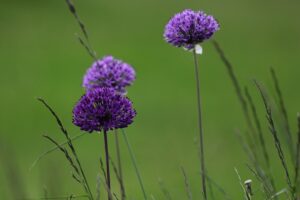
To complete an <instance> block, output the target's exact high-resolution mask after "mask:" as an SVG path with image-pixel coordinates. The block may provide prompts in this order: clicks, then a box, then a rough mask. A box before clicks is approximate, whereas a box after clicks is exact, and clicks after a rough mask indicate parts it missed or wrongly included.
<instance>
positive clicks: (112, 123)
mask: <svg viewBox="0 0 300 200" xmlns="http://www.w3.org/2000/svg"><path fill="white" fill-rule="evenodd" d="M135 115H136V112H135V110H134V109H133V107H132V103H131V101H130V100H129V99H128V98H127V97H125V96H123V95H120V94H117V93H116V92H115V90H114V89H112V88H96V89H93V90H88V91H87V92H86V94H85V95H83V96H82V97H81V99H80V100H79V101H78V103H77V104H76V105H75V107H74V109H73V123H74V124H75V125H76V126H78V127H80V128H81V130H84V131H87V132H90V133H91V132H93V131H102V130H104V131H108V130H113V129H118V128H125V127H127V126H128V125H130V124H131V123H132V122H133V118H134V117H135Z"/></svg>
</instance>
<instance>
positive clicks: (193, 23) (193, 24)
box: [164, 9, 220, 53]
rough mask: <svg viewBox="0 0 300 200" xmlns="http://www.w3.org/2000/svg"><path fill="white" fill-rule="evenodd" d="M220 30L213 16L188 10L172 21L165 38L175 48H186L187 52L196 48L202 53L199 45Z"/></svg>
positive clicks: (167, 26) (177, 15) (166, 30)
mask: <svg viewBox="0 0 300 200" xmlns="http://www.w3.org/2000/svg"><path fill="white" fill-rule="evenodd" d="M219 29H220V26H219V24H218V22H217V21H216V20H215V18H214V17H213V16H210V15H207V14H205V13H204V12H202V11H193V10H190V9H187V10H184V11H183V12H181V13H177V14H176V15H175V16H174V17H173V18H171V19H170V21H169V22H168V24H167V25H166V27H165V32H164V38H165V40H166V41H167V42H168V43H170V44H172V45H173V46H176V47H184V48H185V49H187V50H192V49H194V48H196V50H197V51H198V52H199V53H202V49H201V46H200V45H199V44H200V43H202V42H203V41H204V40H207V39H209V38H210V37H211V36H212V35H213V34H214V33H215V32H216V31H218V30H219Z"/></svg>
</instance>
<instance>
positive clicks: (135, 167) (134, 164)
mask: <svg viewBox="0 0 300 200" xmlns="http://www.w3.org/2000/svg"><path fill="white" fill-rule="evenodd" d="M121 130H122V134H123V137H124V140H125V143H126V145H127V148H128V151H129V154H130V157H131V161H132V164H133V167H134V169H135V173H136V175H137V177H138V181H139V184H140V187H141V189H142V192H143V196H144V199H145V200H147V195H146V192H145V188H144V184H143V181H142V177H141V174H140V171H139V169H138V167H137V163H136V159H135V156H134V153H133V151H132V148H131V145H130V143H129V141H128V138H127V135H126V133H125V131H124V129H121Z"/></svg>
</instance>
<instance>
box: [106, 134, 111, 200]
mask: <svg viewBox="0 0 300 200" xmlns="http://www.w3.org/2000/svg"><path fill="white" fill-rule="evenodd" d="M104 146H105V159H106V184H107V187H108V191H107V193H108V200H111V195H110V172H109V153H108V141H107V132H106V131H104Z"/></svg>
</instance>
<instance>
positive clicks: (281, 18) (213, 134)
mask: <svg viewBox="0 0 300 200" xmlns="http://www.w3.org/2000/svg"><path fill="white" fill-rule="evenodd" d="M75 6H76V7H77V10H78V13H79V15H80V17H81V19H82V20H83V21H84V23H85V24H86V26H87V29H88V32H89V34H90V39H91V43H92V45H93V47H94V49H95V50H96V51H97V52H98V56H99V57H102V56H104V55H113V56H115V57H116V58H119V59H122V60H124V61H126V62H128V63H130V64H132V65H133V66H134V67H135V69H136V72H137V80H136V82H135V84H134V85H133V86H132V87H131V88H130V89H129V94H128V95H129V96H130V98H131V99H132V101H133V102H134V105H135V108H136V110H137V112H138V115H137V117H136V120H135V123H134V124H132V125H131V126H130V127H129V128H127V129H126V132H127V135H128V137H129V139H130V142H131V144H132V147H133V149H134V152H135V154H136V158H137V161H138V165H139V169H140V171H141V174H142V177H143V180H144V184H145V187H146V192H147V194H149V196H150V194H153V195H154V196H155V197H156V199H164V198H163V194H162V192H161V190H160V187H159V184H158V179H159V178H160V179H162V180H163V181H164V184H165V185H166V187H167V188H168V190H169V191H170V193H171V195H172V196H173V199H186V194H185V189H184V179H183V176H182V174H181V171H180V168H179V167H180V166H184V168H185V170H186V172H187V175H188V177H189V179H190V184H191V188H192V192H193V196H194V199H199V198H200V197H201V190H200V176H199V166H200V164H199V160H198V158H197V147H196V145H195V138H197V136H198V132H197V124H196V121H197V113H196V96H195V83H194V74H193V72H194V68H193V58H192V54H191V53H188V52H185V51H183V50H182V49H178V48H175V47H172V46H170V45H169V44H167V43H166V42H165V41H164V40H163V36H162V34H163V30H164V26H165V24H166V22H167V21H168V20H169V18H170V17H171V16H172V15H174V14H175V13H176V12H179V11H182V10H183V9H185V8H192V9H202V10H204V11H206V12H207V13H210V14H213V15H214V16H215V17H216V18H217V19H218V21H219V22H220V24H221V30H220V31H219V32H218V33H217V34H216V35H215V39H216V40H217V41H218V42H219V43H220V44H221V46H222V47H223V49H224V50H225V53H226V55H227V56H228V58H229V59H230V60H231V62H232V63H233V65H234V66H235V71H236V73H237V76H238V78H239V80H240V82H241V84H242V85H248V86H249V88H250V91H251V94H252V95H253V97H254V99H255V101H256V102H257V105H258V108H259V116H260V119H261V121H262V122H265V121H266V120H265V114H264V112H263V106H262V103H261V101H260V100H259V95H258V94H257V92H256V90H255V89H254V87H253V84H252V82H251V80H252V78H257V79H258V80H263V81H264V82H265V84H266V85H267V86H268V87H269V88H270V94H274V89H273V87H272V84H271V83H272V82H271V78H270V74H269V67H270V66H273V67H274V68H275V69H276V71H277V74H278V76H279V77H280V83H281V86H282V88H283V90H284V92H283V95H284V96H285V98H286V103H287V105H288V106H287V107H288V114H289V117H290V119H291V120H290V121H291V124H292V125H293V128H292V131H293V132H296V128H295V127H296V126H295V125H296V123H295V122H296V118H295V116H296V112H297V111H299V110H300V108H299V97H300V95H299V93H298V85H299V75H300V68H299V66H300V60H299V53H300V39H299V36H300V22H299V19H300V12H299V8H300V1H297V0H286V1H281V0H264V1H262V0H225V1H218V0H206V1H201V0H189V1H184V0H165V1H161V0H151V1H149V0H148V1H147V0H142V1H141V0H139V1H137V0H85V1H79V0H77V1H75ZM0 27H1V32H0V58H1V60H0V63H1V64H0V66H1V71H0V90H1V98H0V145H1V155H2V158H3V159H1V160H0V161H1V165H0V168H1V171H0V185H1V187H0V199H13V198H14V196H13V195H12V193H14V190H16V189H17V187H18V185H17V182H18V181H17V179H18V178H16V177H19V179H21V181H20V182H21V183H20V184H23V186H24V193H23V195H24V198H25V197H26V198H27V197H28V198H33V197H41V196H43V193H44V192H43V191H44V188H47V191H48V193H49V196H61V195H70V194H82V193H83V191H82V189H81V187H80V186H78V185H77V184H76V183H75V182H74V180H73V179H72V178H71V173H70V168H69V166H68V164H67V162H66V161H65V159H64V157H63V155H62V154H61V153H60V152H54V153H52V154H50V155H48V156H47V157H46V158H44V159H43V160H42V161H41V162H40V163H39V164H38V165H37V166H36V167H35V168H34V169H33V170H31V171H29V167H30V165H31V164H32V162H33V161H34V160H35V159H36V158H37V157H38V155H39V154H40V153H42V152H43V151H45V150H47V149H49V148H50V147H52V145H51V144H50V143H49V142H48V141H46V140H45V139H43V138H42V137H41V135H42V134H48V135H51V136H52V137H53V138H55V139H57V140H58V141H63V140H64V138H63V137H62V134H61V133H60V131H59V128H58V127H57V125H56V122H55V120H54V119H53V118H52V117H51V116H50V114H49V113H48V111H46V110H45V109H44V107H43V106H42V105H41V104H40V103H38V102H37V100H36V99H35V98H36V97H43V98H45V99H46V100H47V101H48V103H49V104H50V105H52V106H53V108H54V109H55V110H56V112H57V113H58V114H59V115H60V117H61V118H62V120H63V122H64V123H65V126H66V127H67V129H68V130H69V131H70V132H71V134H72V136H74V135H77V134H79V133H80V131H79V129H78V128H77V127H75V126H74V125H72V122H71V120H72V112H71V111H72V107H73V106H74V104H75V102H76V101H77V100H78V99H79V97H80V96H81V95H82V94H83V92H84V90H83V88H82V87H81V83H82V76H83V74H84V73H85V71H86V70H87V68H88V67H89V66H90V65H91V63H92V59H91V58H90V57H89V55H88V54H87V53H86V51H85V50H84V48H83V47H82V46H81V45H80V44H79V42H78V41H77V39H76V37H75V36H74V33H80V30H79V27H78V25H77V23H76V22H75V20H74V18H73V16H72V15H71V14H70V13H69V11H68V9H67V6H66V4H65V2H64V1H63V0H42V1H41V0H39V1H38V0H26V1H24V0H0ZM203 46H204V54H203V55H202V56H200V68H201V69H200V73H201V74H200V76H201V84H202V85H201V89H202V96H203V97H202V101H203V120H204V133H205V152H206V161H207V169H208V173H209V175H210V176H211V177H212V178H213V179H214V180H215V181H216V182H218V183H219V184H220V185H222V187H224V189H225V190H226V191H227V192H228V193H229V194H230V195H231V196H232V197H233V199H241V198H242V189H241V188H240V185H239V182H238V179H237V176H236V174H235V172H234V167H237V168H238V169H239V171H240V173H241V176H242V178H243V179H248V178H251V179H255V178H254V177H253V176H252V174H251V173H250V172H249V171H248V169H247V168H246V166H245V163H246V162H247V158H246V156H245V155H244V153H243V151H242V148H241V145H240V144H239V142H238V140H237V139H236V136H235V134H234V130H235V129H237V128H238V129H240V130H242V131H244V130H245V129H246V126H245V122H244V118H243V116H242V112H241V109H240V105H239V103H238V100H237V98H236V95H235V93H234V89H233V87H232V84H231V81H230V79H229V77H228V75H227V71H226V68H225V67H224V65H223V63H222V62H221V60H220V59H219V56H218V54H217V53H216V51H215V50H214V48H213V45H212V43H211V42H206V43H205V44H203ZM265 124H266V123H264V130H265V132H264V134H265V135H266V137H267V140H268V142H267V143H268V146H269V150H270V151H272V152H275V149H274V147H273V146H274V145H273V144H272V138H271V137H270V133H269V132H268V131H267V126H266V125H265ZM109 139H110V143H111V145H110V147H111V153H112V156H113V157H114V142H113V141H114V137H113V135H112V134H111V135H110V138H109ZM75 145H76V147H77V150H78V152H79V156H80V158H81V160H82V163H83V166H84V169H85V171H86V173H87V176H88V179H89V181H90V185H91V186H92V189H93V190H95V184H96V175H97V173H98V172H99V161H98V158H99V155H101V156H103V150H104V147H103V141H102V135H98V134H90V135H88V134H87V135H85V136H83V137H82V138H81V139H79V140H78V141H76V142H75ZM121 148H122V161H123V166H124V179H125V187H126V189H127V194H128V197H129V199H142V193H141V191H140V188H139V186H138V182H137V179H136V175H135V172H134V170H133V167H132V163H131V161H130V157H129V154H128V151H127V149H126V146H125V143H124V141H123V140H122V141H121ZM272 157H274V159H272V161H273V165H272V170H273V172H274V174H275V176H276V178H277V181H276V182H277V184H278V185H277V186H278V187H277V188H278V189H281V188H283V187H284V183H285V182H284V174H283V172H282V170H281V166H280V163H279V161H278V158H277V157H276V156H275V154H274V155H273V156H272ZM7 168H9V169H10V170H8V169H7ZM17 171H18V173H17ZM11 177H15V178H14V179H13V178H11ZM255 184H256V185H254V187H255V192H256V193H259V192H258V191H257V190H258V183H257V182H256V183H255ZM113 188H114V189H115V190H116V191H118V185H117V182H116V181H114V182H113ZM102 195H103V196H102V197H103V198H104V199H105V194H104V191H103V194H102ZM215 195H216V196H218V199H222V197H221V196H220V195H219V193H218V192H217V191H215Z"/></svg>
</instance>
